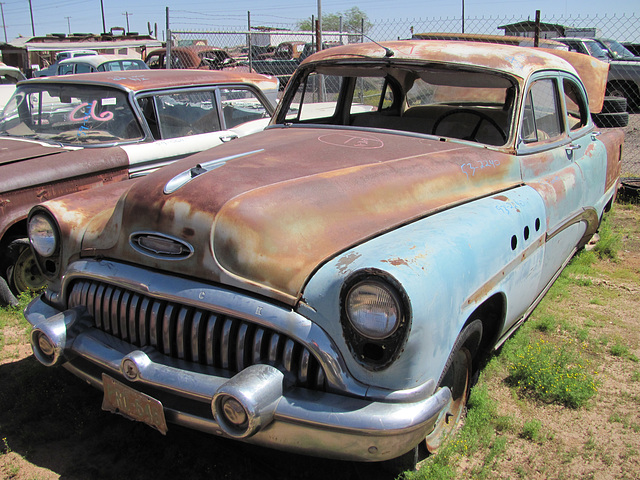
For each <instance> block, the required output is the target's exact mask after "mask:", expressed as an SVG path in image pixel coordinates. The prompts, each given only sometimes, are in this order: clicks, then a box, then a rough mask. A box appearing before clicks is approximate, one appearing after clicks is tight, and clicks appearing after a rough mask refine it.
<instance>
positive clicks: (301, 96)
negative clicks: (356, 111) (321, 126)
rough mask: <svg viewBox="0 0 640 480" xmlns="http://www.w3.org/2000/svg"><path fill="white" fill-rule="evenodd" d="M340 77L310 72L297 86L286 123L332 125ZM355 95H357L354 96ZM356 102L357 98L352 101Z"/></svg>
mask: <svg viewBox="0 0 640 480" xmlns="http://www.w3.org/2000/svg"><path fill="white" fill-rule="evenodd" d="M341 85H342V77H337V76H333V75H323V74H319V73H315V72H312V73H310V74H309V75H308V76H307V77H306V78H305V79H303V80H302V81H301V82H300V84H299V85H298V89H297V91H296V93H295V96H294V98H293V101H292V102H291V103H290V104H289V108H288V110H287V113H286V119H285V120H286V121H290V122H305V121H310V120H313V121H314V123H333V122H334V121H335V120H334V118H335V115H336V111H337V109H338V107H339V105H338V95H339V93H340V88H341ZM356 95H357V94H356ZM353 101H354V102H356V101H357V96H356V97H355V98H354V100H353Z"/></svg>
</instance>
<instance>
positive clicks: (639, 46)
mask: <svg viewBox="0 0 640 480" xmlns="http://www.w3.org/2000/svg"><path fill="white" fill-rule="evenodd" d="M622 45H623V46H624V48H626V49H627V50H629V51H630V52H631V53H632V54H633V55H634V56H636V57H640V43H631V42H622Z"/></svg>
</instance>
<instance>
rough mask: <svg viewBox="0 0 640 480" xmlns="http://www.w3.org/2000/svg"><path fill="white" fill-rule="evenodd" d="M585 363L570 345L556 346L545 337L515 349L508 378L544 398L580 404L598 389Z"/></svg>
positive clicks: (580, 405) (546, 400)
mask: <svg viewBox="0 0 640 480" xmlns="http://www.w3.org/2000/svg"><path fill="white" fill-rule="evenodd" d="M585 363H586V362H585V360H583V359H582V358H580V355H579V353H578V352H575V351H571V350H570V346H569V345H565V346H561V347H556V346H555V345H554V344H552V343H549V342H548V341H546V340H544V339H541V340H538V341H536V342H535V343H533V344H528V345H526V346H525V347H524V348H521V349H519V351H517V352H516V353H515V355H514V360H513V362H512V363H511V364H510V365H509V366H508V372H509V376H508V377H507V379H506V380H507V382H508V383H509V384H510V385H512V386H514V387H516V388H518V389H519V390H520V391H522V392H523V393H526V394H529V395H531V396H532V397H534V398H537V399H538V400H540V401H543V402H549V403H558V404H563V405H566V406H568V407H570V408H580V407H582V406H584V405H585V404H586V403H587V401H588V400H589V399H590V398H591V397H592V396H594V395H595V394H596V392H597V391H598V385H597V382H596V381H595V379H594V378H593V376H592V375H591V374H589V373H587V368H586V365H584V364H585Z"/></svg>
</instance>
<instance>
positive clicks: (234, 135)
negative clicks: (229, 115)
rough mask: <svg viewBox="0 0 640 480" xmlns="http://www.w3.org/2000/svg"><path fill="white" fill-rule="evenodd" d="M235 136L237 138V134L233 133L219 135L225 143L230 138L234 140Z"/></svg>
mask: <svg viewBox="0 0 640 480" xmlns="http://www.w3.org/2000/svg"><path fill="white" fill-rule="evenodd" d="M236 138H238V135H236V134H235V133H233V134H229V135H223V136H221V137H220V140H221V141H222V143H227V142H230V141H231V140H235V139H236Z"/></svg>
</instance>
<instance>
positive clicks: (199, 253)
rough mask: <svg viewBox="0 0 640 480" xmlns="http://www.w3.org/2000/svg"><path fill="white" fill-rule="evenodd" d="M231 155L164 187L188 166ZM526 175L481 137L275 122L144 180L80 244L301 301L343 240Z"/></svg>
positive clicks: (92, 251) (347, 243) (90, 251)
mask: <svg viewBox="0 0 640 480" xmlns="http://www.w3.org/2000/svg"><path fill="white" fill-rule="evenodd" d="M223 158H226V159H227V160H222V161H221V162H220V163H219V164H217V165H214V166H213V167H212V168H213V169H211V170H210V171H208V172H207V173H202V174H200V175H198V176H196V177H195V178H193V179H192V180H191V181H189V182H188V183H186V184H184V185H183V186H181V187H179V188H178V189H177V190H175V191H174V192H173V193H170V194H166V193H163V191H164V190H165V188H166V186H167V184H168V183H169V182H170V180H171V179H173V178H175V177H176V176H177V175H179V174H180V173H181V172H184V171H185V170H186V169H188V168H190V167H193V166H195V165H196V164H198V163H203V162H207V161H211V160H214V159H223ZM519 183H520V169H519V166H518V164H517V161H516V159H515V157H513V156H510V155H508V154H506V153H501V152H496V151H490V150H487V149H484V148H481V147H474V146H466V145H462V144H459V143H458V144H456V143H448V142H440V141H435V140H428V139H424V138H417V137H411V136H403V135H392V134H378V133H375V134H374V133H363V132H357V131H352V130H338V129H317V128H270V129H269V130H268V131H266V132H261V133H258V134H255V135H252V136H250V137H246V138H243V139H239V140H235V141H234V142H231V143H230V144H226V145H224V146H221V147H216V148H214V149H211V150H209V151H206V152H202V153H200V154H197V155H194V156H192V157H189V158H187V159H185V160H183V161H180V162H177V163H176V164H173V165H171V166H169V167H166V168H164V169H162V170H160V171H158V172H156V173H155V174H152V175H149V176H148V177H145V178H142V179H140V180H138V181H136V182H135V184H134V185H133V186H132V187H131V188H130V189H129V191H128V192H127V193H126V194H125V195H124V196H123V197H122V198H121V199H120V201H119V202H118V205H117V206H116V208H115V209H113V207H112V206H111V207H110V209H109V215H108V218H106V217H107V216H106V215H97V216H96V217H95V219H94V221H93V222H92V223H90V224H89V227H88V229H87V231H86V233H85V235H84V240H83V244H82V250H83V254H84V255H103V256H105V257H108V258H116V259H120V260H123V261H126V262H131V263H136V264H142V265H146V266H148V267H150V268H156V269H160V270H168V271H171V272H173V273H174V274H178V275H185V276H190V277H198V278H201V279H204V280H206V281H211V282H217V283H218V282H219V283H223V284H227V285H232V286H236V287H241V288H243V289H246V290H250V291H253V292H256V293H260V294H265V295H269V296H271V297H273V298H276V299H278V300H281V301H286V302H288V303H290V304H293V303H294V302H295V301H296V299H297V298H298V297H299V295H300V293H301V291H302V289H303V287H304V285H305V282H306V280H307V279H308V278H309V276H310V275H311V274H312V273H313V271H314V270H315V269H316V268H317V267H318V266H319V265H320V264H322V263H323V262H325V261H326V260H327V259H329V258H331V257H333V256H335V255H337V254H338V253H340V252H342V251H344V250H345V249H347V248H350V247H352V246H354V245H357V244H358V243H360V242H362V241H364V240H366V239H368V238H372V237H374V236H377V235H380V234H381V233H383V232H385V231H388V230H390V229H393V228H396V227H397V226H399V225H402V224H405V223H408V222H411V221H413V220H415V219H418V218H420V217H424V216H426V215H429V214H430V213H432V212H434V211H438V210H440V209H444V208H447V207H448V206H451V205H454V204H457V203H460V202H465V201H467V200H469V199H471V198H474V197H480V196H484V195H488V194H490V193H493V192H496V191H501V190H504V189H506V188H509V187H511V186H514V185H517V184H519ZM105 211H106V210H105ZM140 232H157V233H160V234H162V235H165V236H168V237H170V238H176V239H180V240H181V241H184V242H187V243H188V244H190V245H191V246H193V248H194V253H193V254H192V255H191V256H190V257H189V258H187V259H182V260H177V261H171V260H167V259H162V258H155V257H154V256H153V255H145V254H143V253H140V252H138V251H136V250H135V249H133V248H132V247H131V245H130V238H131V236H132V235H136V234H139V233H140Z"/></svg>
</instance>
